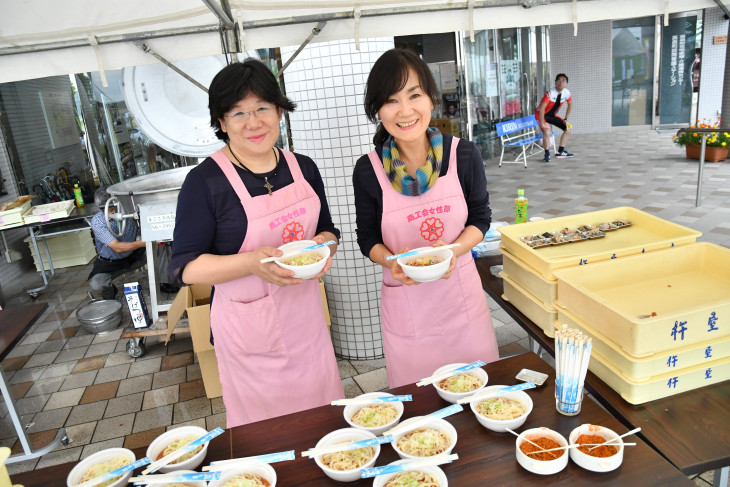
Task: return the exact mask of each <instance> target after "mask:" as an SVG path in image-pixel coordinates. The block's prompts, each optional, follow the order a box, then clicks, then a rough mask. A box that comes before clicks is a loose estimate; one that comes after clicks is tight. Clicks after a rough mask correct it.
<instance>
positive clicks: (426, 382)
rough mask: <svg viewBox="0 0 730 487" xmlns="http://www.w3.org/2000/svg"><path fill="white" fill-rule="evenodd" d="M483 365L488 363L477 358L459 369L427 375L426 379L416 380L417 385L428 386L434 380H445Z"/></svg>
mask: <svg viewBox="0 0 730 487" xmlns="http://www.w3.org/2000/svg"><path fill="white" fill-rule="evenodd" d="M483 365H486V364H485V363H484V362H482V361H481V360H477V361H476V362H472V363H470V364H468V365H464V366H463V367H459V368H458V369H454V370H449V371H447V372H442V373H440V374H436V375H432V376H431V377H426V378H424V379H421V380H420V381H418V382H416V385H417V386H418V387H422V386H427V385H429V384H433V383H434V382H438V381H440V380H444V379H446V378H447V377H451V376H452V375H458V374H461V373H462V372H467V371H469V370H472V369H476V368H478V367H481V366H483Z"/></svg>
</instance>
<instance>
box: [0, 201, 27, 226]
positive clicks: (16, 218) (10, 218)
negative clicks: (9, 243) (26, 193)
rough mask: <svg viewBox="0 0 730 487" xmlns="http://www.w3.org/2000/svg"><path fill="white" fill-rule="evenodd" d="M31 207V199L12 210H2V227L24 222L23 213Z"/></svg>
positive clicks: (0, 212)
mask: <svg viewBox="0 0 730 487" xmlns="http://www.w3.org/2000/svg"><path fill="white" fill-rule="evenodd" d="M28 208H30V200H28V201H26V202H25V203H23V204H22V205H20V206H18V207H17V208H13V209H12V210H5V211H0V228H10V227H11V226H12V227H17V226H19V225H22V224H23V213H25V212H26V211H28Z"/></svg>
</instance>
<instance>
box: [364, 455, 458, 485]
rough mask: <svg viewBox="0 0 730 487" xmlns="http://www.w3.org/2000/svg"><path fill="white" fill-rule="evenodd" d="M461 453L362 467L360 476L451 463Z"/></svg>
mask: <svg viewBox="0 0 730 487" xmlns="http://www.w3.org/2000/svg"><path fill="white" fill-rule="evenodd" d="M458 459H459V455H457V454H456V453H452V454H451V455H444V456H438V457H430V458H422V459H418V460H410V461H408V462H405V463H400V464H398V465H386V466H384V467H372V468H361V469H360V478H362V479H366V478H368V477H375V476H377V475H386V474H389V473H398V472H403V471H405V470H413V469H416V468H419V467H423V466H425V465H443V464H445V463H451V462H453V461H454V460H458Z"/></svg>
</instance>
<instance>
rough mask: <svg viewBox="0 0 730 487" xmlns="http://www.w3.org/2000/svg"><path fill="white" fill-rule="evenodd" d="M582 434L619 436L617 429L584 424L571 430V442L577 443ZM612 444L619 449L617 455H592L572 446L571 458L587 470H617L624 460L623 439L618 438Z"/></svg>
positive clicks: (608, 438)
mask: <svg viewBox="0 0 730 487" xmlns="http://www.w3.org/2000/svg"><path fill="white" fill-rule="evenodd" d="M580 435H595V436H600V437H602V438H604V439H605V440H612V439H613V438H618V436H619V435H618V434H617V433H616V432H615V431H613V430H610V429H608V428H605V427H603V426H598V425H595V424H582V425H580V426H578V427H577V428H575V429H574V430H573V431H571V432H570V436H569V437H568V439H569V440H570V444H571V445H573V444H575V443H576V441H575V440H577V439H578V437H579V436H580ZM611 445H612V446H615V447H616V449H617V450H618V451H617V452H616V454H615V455H613V456H610V457H605V458H599V457H594V456H592V455H588V454H586V453H583V452H582V451H580V450H578V449H577V448H571V449H570V458H571V459H572V460H573V461H574V462H575V463H577V464H578V465H580V466H581V467H583V468H585V469H586V470H590V471H591V472H610V471H611V470H616V469H617V468H618V467H619V465H621V462H623V460H624V442H623V440H620V439H619V440H616V441H614V442H613V443H611Z"/></svg>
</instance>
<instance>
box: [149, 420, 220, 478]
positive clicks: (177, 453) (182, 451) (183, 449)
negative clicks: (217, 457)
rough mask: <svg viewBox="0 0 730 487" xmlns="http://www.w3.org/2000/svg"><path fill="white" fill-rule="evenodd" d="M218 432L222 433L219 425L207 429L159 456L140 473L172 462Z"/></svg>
mask: <svg viewBox="0 0 730 487" xmlns="http://www.w3.org/2000/svg"><path fill="white" fill-rule="evenodd" d="M220 434H223V428H220V427H219V428H216V429H214V430H212V431H209V432H208V433H206V434H204V435H203V436H201V437H200V438H198V439H197V440H193V441H191V442H190V443H188V444H187V445H185V446H183V447H181V448H179V449H177V450H175V451H174V452H172V453H170V454H169V455H167V456H164V457H162V458H160V459H159V460H157V461H156V462H153V463H152V464H151V465H150V466H149V467H147V468H146V469H145V470H143V471H142V474H143V475H147V474H148V473H152V472H155V471H157V470H158V469H159V468H161V467H164V466H165V465H167V464H168V463H170V462H174V461H175V460H177V459H178V458H180V457H181V456H183V455H185V454H186V453H188V452H191V451H193V450H194V449H196V448H197V447H199V446H200V445H203V444H205V443H208V442H209V441H210V440H212V439H213V438H215V437H216V436H218V435H220Z"/></svg>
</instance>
